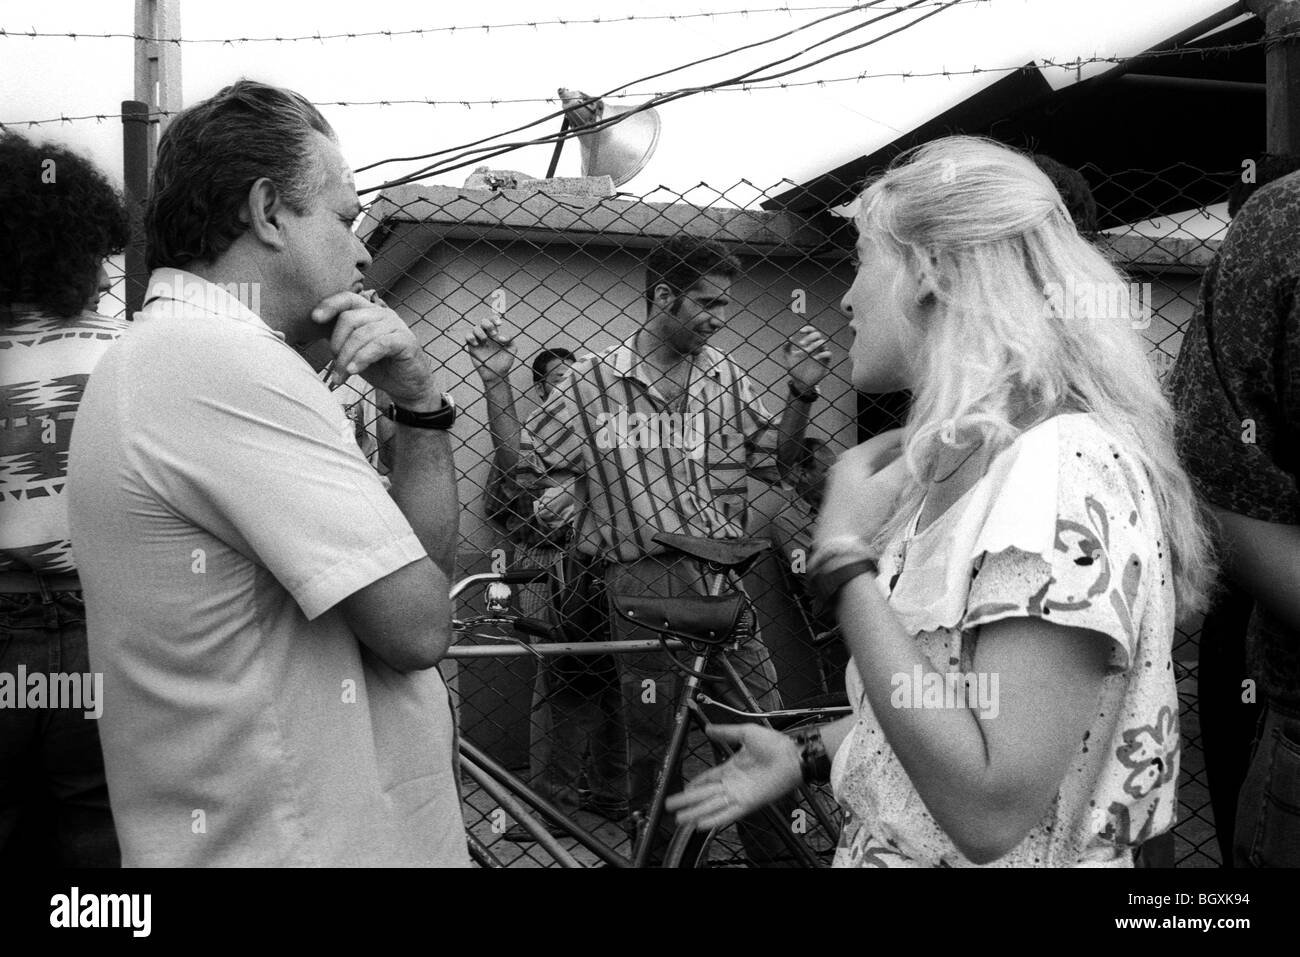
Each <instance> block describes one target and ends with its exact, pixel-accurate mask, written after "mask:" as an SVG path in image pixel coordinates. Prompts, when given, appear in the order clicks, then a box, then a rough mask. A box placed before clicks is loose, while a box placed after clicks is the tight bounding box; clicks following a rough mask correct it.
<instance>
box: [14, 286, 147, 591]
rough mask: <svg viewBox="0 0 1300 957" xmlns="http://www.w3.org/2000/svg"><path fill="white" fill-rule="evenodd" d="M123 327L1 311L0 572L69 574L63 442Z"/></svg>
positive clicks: (23, 309) (31, 309) (21, 309)
mask: <svg viewBox="0 0 1300 957" xmlns="http://www.w3.org/2000/svg"><path fill="white" fill-rule="evenodd" d="M128 326H129V323H127V322H126V321H125V320H122V319H110V318H108V317H107V316H100V315H96V314H95V313H92V312H86V313H82V314H81V315H79V316H74V317H72V318H70V319H64V318H61V317H59V316H54V315H50V314H48V313H45V312H42V311H41V310H40V308H39V307H37V306H33V305H25V304H18V303H15V304H13V305H12V306H0V572H8V571H31V572H37V573H39V574H44V575H59V574H67V573H69V572H75V571H76V565H75V563H74V562H73V559H72V543H71V542H70V541H69V540H68V506H67V499H66V497H65V496H66V493H65V486H66V484H67V476H68V442H69V440H70V439H71V437H72V421H73V418H74V417H75V416H76V414H77V406H78V405H79V404H80V402H81V395H82V392H83V391H85V388H86V380H87V379H88V378H89V377H90V373H91V370H93V369H94V368H95V366H96V365H97V364H98V362H99V360H100V357H101V356H103V354H104V352H105V351H106V350H107V349H108V347H109V346H111V345H112V344H113V343H114V342H115V341H116V340H117V338H118V336H120V335H121V334H122V333H123V332H125V331H126V329H127V328H128Z"/></svg>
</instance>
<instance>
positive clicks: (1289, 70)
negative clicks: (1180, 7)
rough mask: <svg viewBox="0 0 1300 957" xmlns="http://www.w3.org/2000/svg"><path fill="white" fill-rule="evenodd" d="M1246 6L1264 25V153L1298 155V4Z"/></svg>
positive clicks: (1280, 1)
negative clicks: (1265, 121) (1265, 151)
mask: <svg viewBox="0 0 1300 957" xmlns="http://www.w3.org/2000/svg"><path fill="white" fill-rule="evenodd" d="M1246 6H1247V7H1249V8H1250V11H1251V13H1253V14H1255V16H1257V17H1259V18H1260V19H1261V20H1263V21H1264V35H1265V39H1266V40H1267V41H1268V46H1267V47H1266V51H1267V52H1266V59H1265V62H1266V67H1265V77H1266V80H1267V83H1268V107H1267V114H1266V115H1267V124H1268V135H1267V140H1266V144H1265V149H1266V150H1268V152H1270V153H1274V154H1278V153H1291V154H1300V2H1298V0H1246Z"/></svg>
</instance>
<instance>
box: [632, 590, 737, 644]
mask: <svg viewBox="0 0 1300 957" xmlns="http://www.w3.org/2000/svg"><path fill="white" fill-rule="evenodd" d="M610 601H611V602H612V603H613V605H614V610H615V611H616V612H618V613H619V614H620V615H622V616H623V617H624V618H626V619H628V620H629V621H631V622H633V623H634V624H638V625H641V626H642V627H644V628H649V629H650V630H651V631H657V632H661V633H663V634H669V635H673V636H676V637H680V638H683V639H686V640H689V641H725V640H727V639H728V638H730V637H731V634H732V632H733V631H735V629H736V626H737V624H738V623H739V621H740V616H741V613H742V612H743V611H744V610H745V596H744V595H743V594H741V593H739V592H737V593H736V594H733V595H717V596H713V595H677V596H675V597H672V598H665V597H662V596H659V595H619V594H611V595H610Z"/></svg>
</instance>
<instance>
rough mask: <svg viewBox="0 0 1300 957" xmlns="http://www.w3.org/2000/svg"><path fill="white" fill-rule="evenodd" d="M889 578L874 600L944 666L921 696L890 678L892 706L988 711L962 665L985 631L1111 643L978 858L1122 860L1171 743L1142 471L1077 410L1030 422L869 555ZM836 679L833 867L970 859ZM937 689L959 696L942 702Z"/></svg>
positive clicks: (857, 683)
mask: <svg viewBox="0 0 1300 957" xmlns="http://www.w3.org/2000/svg"><path fill="white" fill-rule="evenodd" d="M919 517H920V511H919V510H918V512H917V515H916V518H919ZM912 527H913V529H914V528H915V527H916V522H915V521H913V523H912ZM896 574H897V579H896V580H894V576H895V575H896ZM891 580H894V586H893V591H892V592H891V593H889V604H890V607H891V608H892V609H893V610H894V612H895V613H896V614H897V615H898V617H899V620H900V622H901V623H902V625H903V627H904V629H905V630H906V631H907V632H908V634H910V635H912V636H913V639H914V641H915V642H916V645H917V647H918V648H919V649H920V651H921V653H922V654H924V655H925V656H926V658H928V659H929V661H930V663H931V665H932V666H933V667H934V668H935V669H937V670H938V671H939V672H941V673H948V674H953V673H956V674H954V675H953V678H954V679H956V680H952V681H951V682H950V681H949V679H944V680H943V681H944V686H945V687H944V688H943V689H941V690H942V692H943V698H942V700H941V699H940V697H939V696H938V695H933V696H932V691H933V690H934V688H935V687H937V685H936V684H935V683H934V682H929V681H927V682H925V683H924V685H923V686H922V687H917V685H918V684H921V681H920V679H921V677H922V676H921V675H920V674H919V673H918V674H916V675H914V676H913V675H902V676H895V679H894V694H893V696H892V697H891V699H890V704H891V705H893V706H895V707H940V706H947V707H953V706H957V707H961V706H967V707H970V708H971V709H972V710H975V711H977V713H979V714H981V716H982V718H984V719H988V720H996V719H997V713H998V710H999V704H998V687H997V685H996V684H995V683H994V678H995V677H996V676H995V675H979V674H977V673H976V672H975V648H976V644H977V642H978V641H979V629H980V626H982V625H986V624H990V623H992V622H996V621H1001V620H1003V619H1007V618H1024V617H1029V618H1039V619H1041V620H1043V621H1045V622H1052V623H1055V624H1058V625H1063V626H1066V627H1072V628H1084V629H1088V630H1090V631H1095V632H1099V633H1101V634H1103V635H1105V636H1106V637H1107V638H1109V639H1110V640H1109V646H1110V657H1109V662H1108V668H1107V674H1106V677H1105V678H1104V679H1103V681H1102V685H1101V692H1100V694H1099V696H1098V699H1097V705H1096V712H1095V714H1094V717H1093V719H1092V721H1091V722H1090V724H1089V727H1088V730H1087V731H1086V732H1085V733H1084V734H1083V737H1082V738H1081V739H1080V740H1079V742H1078V744H1077V745H1076V747H1075V751H1074V755H1073V756H1072V758H1071V759H1070V764H1069V766H1068V767H1067V769H1066V773H1065V777H1064V778H1063V780H1062V781H1061V784H1060V787H1059V789H1058V791H1057V794H1056V797H1055V799H1054V800H1053V801H1052V802H1051V804H1050V806H1049V807H1048V808H1047V810H1046V811H1045V812H1044V814H1043V817H1042V819H1041V820H1040V821H1039V822H1038V823H1037V824H1036V825H1035V826H1034V827H1033V828H1032V829H1031V830H1030V831H1029V833H1028V834H1027V835H1026V836H1025V838H1024V840H1022V841H1021V842H1020V844H1018V845H1017V846H1016V847H1015V848H1013V849H1012V850H1011V851H1009V852H1008V853H1007V854H1006V855H1004V856H1003V857H1001V858H999V859H998V860H997V861H995V862H993V866H996V867H1074V866H1112V867H1127V866H1131V865H1132V856H1131V851H1132V850H1133V849H1134V848H1135V847H1137V846H1138V845H1140V844H1142V843H1143V842H1145V841H1147V840H1150V839H1151V838H1152V837H1155V836H1156V835H1158V834H1161V833H1163V832H1164V831H1166V830H1168V829H1169V828H1170V827H1171V826H1172V825H1173V822H1174V817H1175V814H1176V810H1177V795H1176V784H1177V780H1178V762H1179V747H1180V745H1179V735H1178V696H1177V691H1176V688H1175V683H1174V673H1173V658H1172V653H1173V651H1172V650H1173V638H1174V594H1173V580H1172V566H1171V560H1170V557H1169V550H1168V548H1167V547H1166V546H1165V544H1164V542H1163V535H1162V532H1161V525H1160V517H1159V515H1158V513H1157V510H1156V507H1155V502H1154V501H1153V496H1152V493H1151V490H1150V485H1149V484H1148V482H1147V481H1146V478H1145V475H1144V473H1143V471H1142V468H1141V466H1140V465H1139V464H1138V463H1137V462H1136V461H1135V460H1134V459H1133V457H1132V456H1131V455H1130V454H1129V453H1128V452H1127V450H1126V449H1124V448H1123V447H1122V446H1121V445H1119V444H1118V443H1116V442H1115V441H1114V440H1112V439H1111V437H1110V436H1109V435H1108V433H1107V432H1106V431H1105V430H1104V429H1103V428H1102V427H1101V425H1100V424H1099V423H1098V422H1097V421H1096V420H1095V419H1094V418H1093V417H1092V416H1090V415H1087V414H1071V415H1061V416H1057V417H1055V418H1052V419H1049V420H1047V421H1046V422H1043V423H1041V424H1039V425H1038V426H1036V427H1034V428H1032V429H1029V430H1028V431H1026V432H1025V433H1024V434H1022V435H1021V436H1020V437H1019V438H1018V439H1017V440H1016V441H1015V442H1014V443H1012V444H1011V446H1009V447H1008V448H1007V449H1005V450H1004V451H1003V452H1002V453H1001V454H1000V455H998V456H997V457H996V458H994V460H993V462H992V463H991V464H990V466H989V470H988V472H987V473H986V474H985V475H984V477H983V478H982V479H980V481H979V482H977V483H976V484H975V485H974V486H973V487H972V488H971V489H970V490H969V491H968V492H967V493H966V495H965V496H963V497H962V499H961V500H960V501H959V502H958V503H957V504H956V505H954V506H953V507H952V508H950V509H949V510H948V511H947V512H945V513H944V514H943V515H941V516H939V518H938V519H937V520H935V521H934V522H933V523H932V524H930V525H928V526H926V527H925V528H924V529H922V530H921V531H920V532H919V533H913V534H906V535H904V534H900V535H898V536H895V539H894V541H893V542H891V543H890V544H889V545H888V546H887V547H886V549H885V550H884V552H883V553H882V555H881V561H880V575H879V577H878V581H879V583H880V587H881V589H882V590H885V591H888V588H889V585H888V583H889V582H890V581H891ZM1044 640H1052V636H1051V635H1045V636H1044ZM918 672H919V669H918ZM965 676H969V679H974V680H973V681H972V680H969V679H967V678H966V677H965ZM847 677H848V681H847V684H848V690H849V700H850V702H851V703H852V704H853V705H854V707H855V710H856V713H857V718H858V721H857V724H856V725H855V727H854V728H853V730H852V732H851V733H850V735H849V736H848V737H847V738H846V739H845V740H844V742H843V743H842V744H841V745H840V747H839V749H838V750H837V751H836V753H835V760H834V763H833V766H832V784H833V787H834V789H835V796H836V797H837V798H838V799H839V801H840V803H841V804H842V805H843V806H844V807H845V808H846V810H847V811H848V814H849V819H848V821H847V823H846V826H845V828H844V831H843V833H842V836H841V843H840V847H839V849H838V850H837V852H836V858H835V864H836V866H841V867H846V866H847V867H971V866H974V865H972V863H971V862H970V861H969V860H968V859H967V858H965V857H964V856H963V855H962V853H961V852H960V851H959V850H958V849H957V847H956V846H955V845H954V844H953V842H952V840H951V838H949V837H948V835H947V834H946V833H945V832H944V831H943V829H942V828H941V827H940V826H939V825H938V823H937V822H936V821H935V820H934V818H933V817H932V816H931V815H930V813H929V811H928V810H927V809H926V807H925V804H924V802H923V801H922V800H921V797H920V795H919V794H918V793H917V790H916V788H915V787H914V786H913V785H912V782H911V779H910V778H909V777H908V775H907V771H906V770H905V769H904V768H903V765H902V763H901V762H900V761H899V759H898V756H897V755H896V754H895V753H894V751H893V749H892V748H891V747H890V744H889V742H888V741H887V740H886V738H885V733H884V731H883V730H882V728H881V725H880V723H879V722H878V721H877V719H876V716H875V714H874V713H873V711H872V709H871V705H870V703H869V702H868V701H867V700H866V698H865V696H864V695H863V692H862V682H861V680H860V678H859V676H858V672H857V666H856V664H854V663H850V664H849V668H848V676H847ZM949 684H951V687H952V689H953V690H954V691H958V692H961V693H962V695H963V697H958V695H957V694H953V695H951V699H952V700H951V701H950V700H949V693H948V690H947V685H949ZM968 688H969V689H970V690H969V691H968V690H966V689H968ZM972 698H974V699H975V700H974V701H972Z"/></svg>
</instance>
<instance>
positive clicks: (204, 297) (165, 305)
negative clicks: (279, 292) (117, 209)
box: [141, 266, 284, 341]
mask: <svg viewBox="0 0 1300 957" xmlns="http://www.w3.org/2000/svg"><path fill="white" fill-rule="evenodd" d="M259 289H260V286H259V284H258V283H251V282H241V283H233V282H232V283H213V282H209V281H208V280H206V279H203V278H202V277H200V276H196V275H194V273H192V272H186V271H185V270H184V269H173V268H171V267H167V266H164V267H162V268H160V269H155V270H154V271H153V273H151V274H150V276H149V286H148V288H147V289H146V290H145V299H144V309H143V310H142V311H141V315H143V316H150V315H158V314H162V313H166V312H168V311H170V310H174V309H177V308H179V307H181V306H183V307H184V308H185V311H187V312H189V311H191V310H192V311H195V312H201V313H203V314H205V315H208V316H212V317H214V318H218V319H234V320H235V321H236V322H245V323H248V324H249V325H251V326H255V327H257V328H259V329H265V330H266V331H267V332H269V333H270V334H271V335H273V336H275V337H276V338H277V339H279V340H281V341H284V333H282V332H276V331H275V330H274V329H272V328H271V327H270V326H268V325H267V324H266V323H265V322H264V321H263V320H262V318H261V317H260V316H259V315H258V314H257V313H256V312H254V311H253V308H250V306H252V307H256V306H257V304H258V302H259V300H260V292H259Z"/></svg>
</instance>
